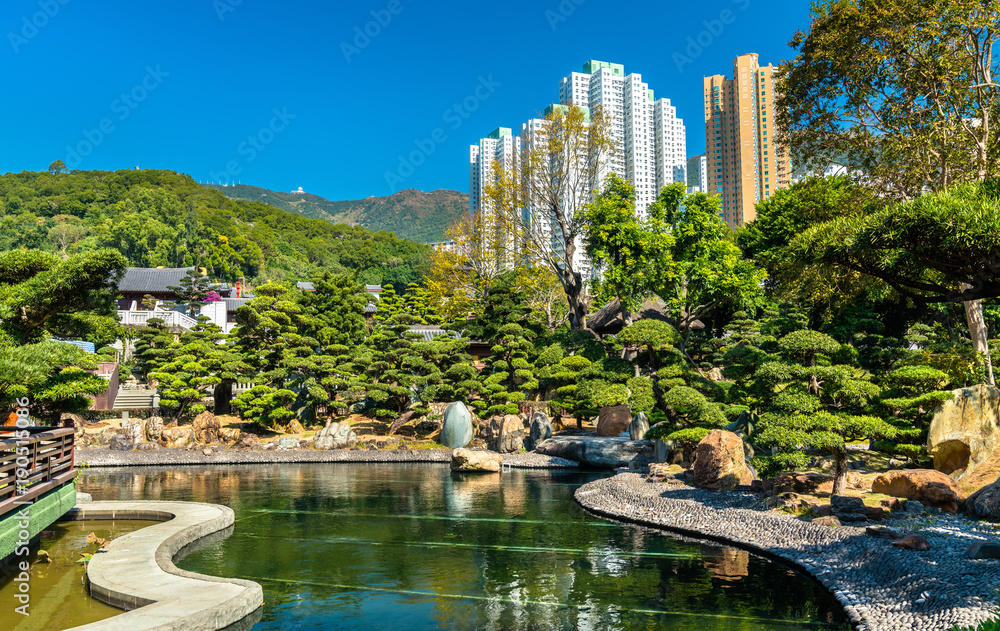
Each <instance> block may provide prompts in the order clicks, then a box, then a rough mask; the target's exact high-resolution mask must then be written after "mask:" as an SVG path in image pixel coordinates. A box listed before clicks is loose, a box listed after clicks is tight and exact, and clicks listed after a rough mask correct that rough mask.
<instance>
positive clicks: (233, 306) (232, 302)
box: [222, 296, 253, 312]
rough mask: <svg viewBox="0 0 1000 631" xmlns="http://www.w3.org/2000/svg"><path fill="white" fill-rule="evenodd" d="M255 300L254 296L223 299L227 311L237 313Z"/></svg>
mask: <svg viewBox="0 0 1000 631" xmlns="http://www.w3.org/2000/svg"><path fill="white" fill-rule="evenodd" d="M251 300H253V296H244V297H242V298H223V299H222V301H223V302H225V303H226V311H227V312H231V311H236V310H237V309H239V308H240V307H242V306H243V305H245V304H246V303H248V302H250V301H251Z"/></svg>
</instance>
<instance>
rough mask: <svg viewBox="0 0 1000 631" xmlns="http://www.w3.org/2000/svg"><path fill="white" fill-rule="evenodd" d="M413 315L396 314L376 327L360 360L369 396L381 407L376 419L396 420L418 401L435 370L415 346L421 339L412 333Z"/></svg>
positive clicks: (378, 408) (359, 363)
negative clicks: (429, 374) (419, 392)
mask: <svg viewBox="0 0 1000 631" xmlns="http://www.w3.org/2000/svg"><path fill="white" fill-rule="evenodd" d="M414 321H415V320H414V318H413V316H411V315H409V314H408V313H397V314H396V315H394V316H392V317H390V318H389V319H388V320H386V321H385V322H383V323H382V324H379V325H378V326H377V327H375V330H374V331H373V332H372V335H371V337H370V338H369V339H368V343H367V345H366V346H367V349H366V352H365V353H363V354H361V355H360V356H359V358H358V360H357V363H358V365H359V366H360V367H361V368H362V369H363V375H364V380H365V391H366V394H367V397H368V398H369V399H372V400H373V401H375V403H376V405H377V406H378V407H377V408H376V410H375V416H378V417H383V418H396V417H399V416H401V415H403V414H404V413H405V412H406V409H407V407H409V405H410V404H411V403H413V402H416V401H418V400H419V397H418V394H417V393H418V391H419V389H420V388H421V387H423V386H424V384H425V379H424V377H425V376H426V375H427V374H428V372H430V371H432V370H433V367H432V366H431V365H429V364H428V363H427V362H426V360H425V359H424V358H423V357H421V356H420V354H419V353H418V351H417V349H415V348H414V344H415V343H416V342H417V340H418V339H421V336H420V335H419V334H417V333H414V332H412V331H410V326H411V325H413V324H414Z"/></svg>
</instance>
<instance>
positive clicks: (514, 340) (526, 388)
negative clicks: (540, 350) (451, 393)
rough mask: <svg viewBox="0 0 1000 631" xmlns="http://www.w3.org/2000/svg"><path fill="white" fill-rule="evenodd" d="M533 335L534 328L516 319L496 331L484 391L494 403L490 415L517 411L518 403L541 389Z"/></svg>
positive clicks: (484, 372) (491, 404) (489, 410)
mask: <svg viewBox="0 0 1000 631" xmlns="http://www.w3.org/2000/svg"><path fill="white" fill-rule="evenodd" d="M533 338H534V335H533V334H532V332H531V331H529V330H527V329H525V328H524V327H522V326H521V325H520V324H516V323H514V322H511V323H509V324H506V325H504V326H502V327H500V329H499V330H498V331H497V332H496V335H495V338H494V344H493V348H492V349H491V351H492V354H491V355H490V357H489V358H487V360H486V362H485V363H486V370H484V371H483V376H484V377H483V391H484V394H485V396H486V398H487V400H488V401H489V404H490V405H489V408H487V410H486V414H487V415H489V416H493V415H498V414H517V412H518V409H519V406H518V403H520V402H521V401H524V400H525V399H526V398H527V394H528V393H529V392H532V391H534V390H537V389H538V379H537V378H536V377H535V369H534V367H533V366H532V364H531V361H530V360H531V355H532V350H533V346H532V343H531V340H532V339H533Z"/></svg>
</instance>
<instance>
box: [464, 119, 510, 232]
mask: <svg viewBox="0 0 1000 631" xmlns="http://www.w3.org/2000/svg"><path fill="white" fill-rule="evenodd" d="M520 155H521V138H520V137H518V136H514V135H513V133H512V132H511V130H510V128H508V127H497V128H496V129H494V130H493V131H491V132H490V133H489V135H488V136H486V138H483V139H482V140H480V141H479V144H476V145H470V146H469V213H475V212H476V211H477V210H479V209H480V208H483V207H484V205H488V202H487V200H486V195H485V190H484V188H483V187H484V185H485V184H486V183H487V182H488V178H489V177H490V173H491V172H492V169H493V166H494V164H495V163H496V162H499V163H500V164H503V165H505V166H507V167H509V168H514V167H516V166H517V164H518V162H517V161H518V158H519V157H520Z"/></svg>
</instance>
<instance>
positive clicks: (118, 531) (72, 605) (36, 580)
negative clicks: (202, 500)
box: [0, 519, 156, 631]
mask: <svg viewBox="0 0 1000 631" xmlns="http://www.w3.org/2000/svg"><path fill="white" fill-rule="evenodd" d="M154 523H156V522H151V521H133V520H127V519H119V520H115V521H112V520H90V521H67V522H58V523H55V524H52V525H51V526H49V527H48V529H46V530H45V531H44V532H43V533H42V536H41V539H40V541H39V544H40V545H39V546H34V547H32V548H31V553H30V554H29V555H28V556H27V557H26V558H18V559H16V561H17V562H20V561H27V562H28V563H30V564H31V569H30V570H29V575H30V579H29V580H28V581H27V585H28V597H29V601H28V609H27V610H26V611H27V612H28V614H29V615H28V616H27V617H25V616H23V615H21V614H19V613H17V612H15V611H14V608H15V607H19V606H20V604H21V603H20V602H19V601H17V600H16V599H15V595H17V594H18V593H20V592H19V589H18V588H19V586H20V585H21V583H20V582H18V581H15V580H14V575H13V574H11V575H10V576H9V577H6V578H2V577H5V576H6V571H3V570H0V631H54V630H56V629H68V628H70V627H75V626H79V625H82V624H88V623H91V622H98V621H100V620H104V619H106V618H110V617H111V616H116V615H118V614H120V613H121V610H120V609H115V608H114V607H111V606H109V605H105V604H104V603H102V602H100V601H97V600H94V599H93V598H91V597H90V596H89V594H88V592H87V584H86V582H85V576H86V574H87V566H86V565H84V564H82V563H78V562H77V561H78V560H79V559H80V554H81V553H84V552H87V553H92V552H94V550H95V549H96V548H97V546H95V545H94V544H88V543H87V535H88V534H89V533H91V532H92V533H94V534H95V535H97V536H98V537H102V538H104V539H114V538H116V537H120V536H122V535H124V534H126V533H129V532H132V531H134V530H138V529H140V528H143V527H145V526H149V525H152V524H154ZM39 550H44V551H45V552H48V553H49V558H50V559H51V563H47V562H45V561H44V559H40V558H39V557H40V555H39V554H38V552H39ZM5 570H13V567H12V566H8V567H7V568H5Z"/></svg>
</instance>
